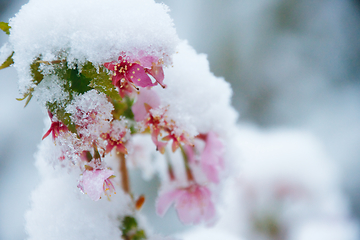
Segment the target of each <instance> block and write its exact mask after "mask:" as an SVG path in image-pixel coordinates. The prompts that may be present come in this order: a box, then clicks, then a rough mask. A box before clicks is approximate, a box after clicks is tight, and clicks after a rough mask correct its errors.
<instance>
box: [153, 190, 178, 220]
mask: <svg viewBox="0 0 360 240" xmlns="http://www.w3.org/2000/svg"><path fill="white" fill-rule="evenodd" d="M183 194H184V190H180V189H175V190H172V191H169V192H165V193H163V194H161V195H160V196H159V197H158V199H157V201H156V213H157V214H158V215H159V216H160V217H162V216H164V214H165V213H166V212H167V210H168V209H169V207H170V206H171V204H172V203H173V202H174V201H175V200H176V199H177V198H179V197H180V196H181V195H183Z"/></svg>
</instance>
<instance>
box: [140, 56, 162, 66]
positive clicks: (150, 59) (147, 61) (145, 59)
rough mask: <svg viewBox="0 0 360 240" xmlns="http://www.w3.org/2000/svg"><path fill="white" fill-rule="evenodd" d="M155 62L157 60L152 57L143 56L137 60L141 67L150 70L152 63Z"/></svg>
mask: <svg viewBox="0 0 360 240" xmlns="http://www.w3.org/2000/svg"><path fill="white" fill-rule="evenodd" d="M157 61H158V59H157V58H156V57H154V56H145V57H141V58H140V59H139V62H140V64H141V66H143V67H144V68H151V66H152V65H153V63H156V62H157ZM134 62H136V61H134Z"/></svg>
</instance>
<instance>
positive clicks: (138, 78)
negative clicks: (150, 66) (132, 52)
mask: <svg viewBox="0 0 360 240" xmlns="http://www.w3.org/2000/svg"><path fill="white" fill-rule="evenodd" d="M128 66H129V67H128V70H127V71H126V72H125V77H126V79H127V80H128V81H131V82H133V83H134V84H135V85H136V86H139V87H151V86H154V84H153V83H152V82H151V79H150V77H149V76H148V75H147V74H146V72H145V69H144V68H143V67H142V66H140V65H139V64H137V63H133V64H132V65H131V66H130V65H128Z"/></svg>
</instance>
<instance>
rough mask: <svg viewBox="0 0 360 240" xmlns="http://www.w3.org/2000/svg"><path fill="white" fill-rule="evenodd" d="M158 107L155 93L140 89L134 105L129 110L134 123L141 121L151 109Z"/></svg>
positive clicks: (158, 102) (158, 100)
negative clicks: (132, 114) (131, 112)
mask: <svg viewBox="0 0 360 240" xmlns="http://www.w3.org/2000/svg"><path fill="white" fill-rule="evenodd" d="M159 106H160V98H159V96H158V95H157V94H156V92H154V91H152V90H151V89H141V90H140V93H139V95H138V97H137V99H136V102H135V104H134V105H133V106H132V108H131V110H132V111H133V113H134V117H135V121H137V122H140V121H143V120H144V119H145V118H146V116H147V115H148V114H149V110H150V109H151V108H158V107H159Z"/></svg>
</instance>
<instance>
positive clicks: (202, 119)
mask: <svg viewBox="0 0 360 240" xmlns="http://www.w3.org/2000/svg"><path fill="white" fill-rule="evenodd" d="M173 63H174V64H173V67H169V68H167V69H165V81H164V82H165V84H166V85H167V87H166V89H162V88H160V87H155V88H154V89H155V90H156V92H157V94H158V95H159V97H160V99H161V105H163V106H164V107H166V106H169V108H168V113H167V114H168V116H169V117H170V118H171V119H173V120H175V122H176V124H177V125H178V126H179V127H180V128H181V129H183V130H185V131H186V132H188V133H189V134H190V135H192V136H195V135H197V134H198V133H207V132H209V131H214V132H216V133H217V134H219V135H221V137H223V138H225V137H228V135H230V133H232V129H234V128H235V123H236V120H237V117H238V114H237V112H236V111H235V109H234V108H233V107H232V106H231V96H232V90H231V86H230V84H229V83H227V82H226V81H225V80H224V79H223V78H220V77H216V76H214V74H213V73H212V72H210V67H209V62H208V60H207V57H206V55H205V54H197V53H196V51H195V50H194V49H193V48H192V47H191V46H190V45H189V44H188V43H187V42H186V41H183V42H182V43H180V44H179V46H178V48H177V53H176V54H175V55H174V56H173Z"/></svg>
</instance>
